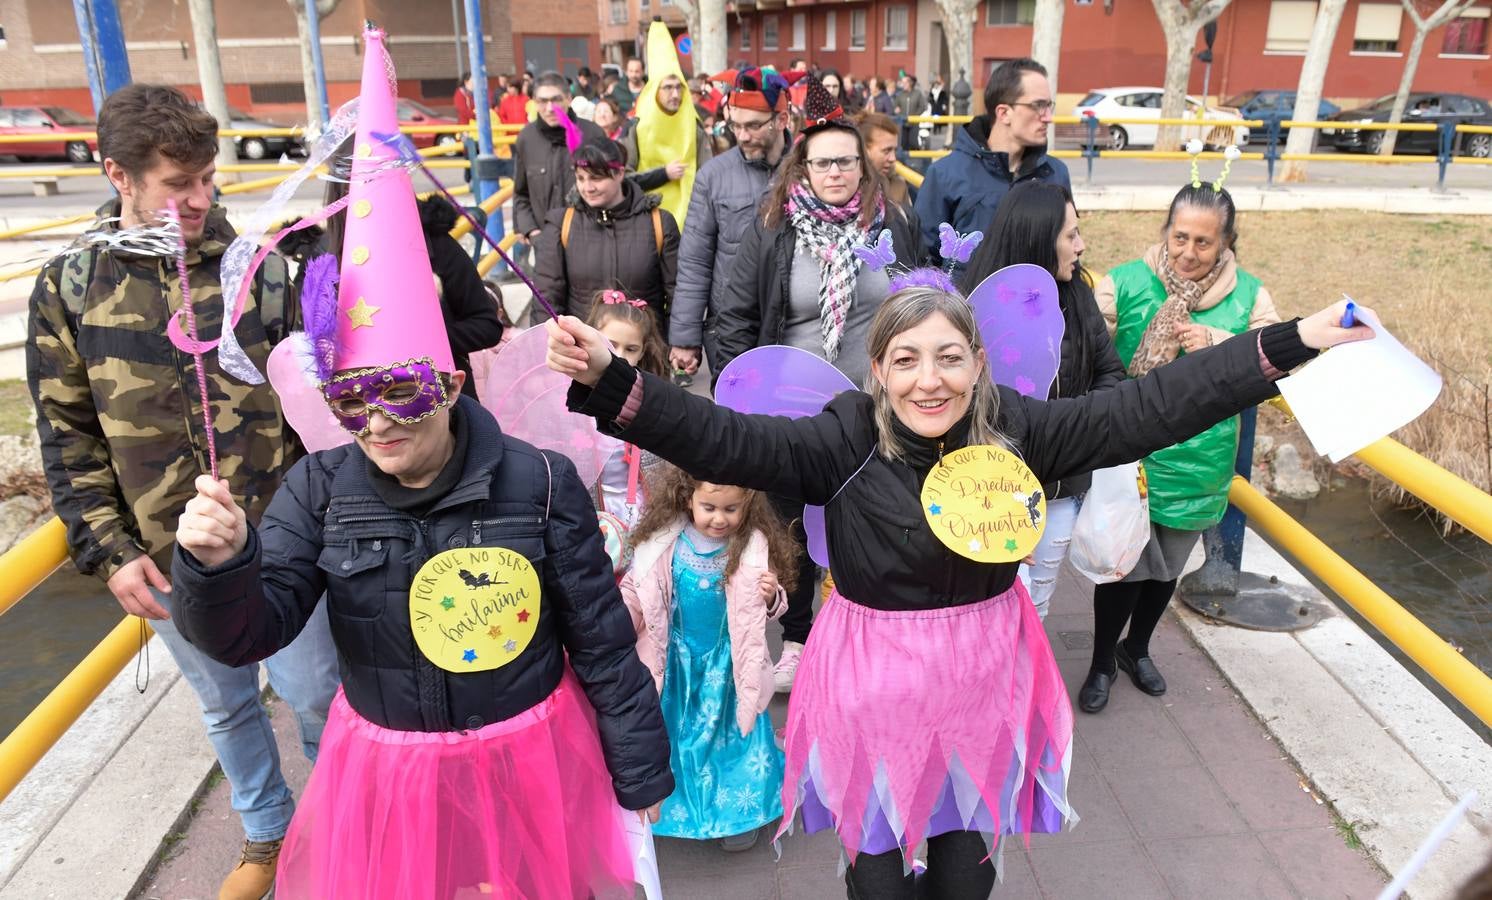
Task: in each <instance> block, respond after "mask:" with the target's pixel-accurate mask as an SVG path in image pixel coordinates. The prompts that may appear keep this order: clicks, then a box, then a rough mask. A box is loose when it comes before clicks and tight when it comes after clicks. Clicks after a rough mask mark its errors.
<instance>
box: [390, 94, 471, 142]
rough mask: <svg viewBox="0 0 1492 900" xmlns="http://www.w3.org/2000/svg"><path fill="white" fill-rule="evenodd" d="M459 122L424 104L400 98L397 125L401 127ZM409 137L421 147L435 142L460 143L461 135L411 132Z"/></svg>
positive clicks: (454, 123) (458, 123)
mask: <svg viewBox="0 0 1492 900" xmlns="http://www.w3.org/2000/svg"><path fill="white" fill-rule="evenodd" d="M460 124H461V123H460V122H457V121H456V120H455V119H454V118H452V117H451V116H443V115H441V114H440V113H437V112H436V111H435V110H433V109H431V108H430V107H428V106H425V105H424V104H421V103H416V102H414V101H413V100H403V99H401V100H400V101H399V127H401V128H403V127H405V126H407V125H460ZM409 137H410V139H411V140H413V141H414V145H415V146H416V147H419V148H421V149H423V148H425V147H433V146H435V145H436V144H440V145H442V146H444V145H446V144H459V143H461V135H459V134H411V135H410V136H409Z"/></svg>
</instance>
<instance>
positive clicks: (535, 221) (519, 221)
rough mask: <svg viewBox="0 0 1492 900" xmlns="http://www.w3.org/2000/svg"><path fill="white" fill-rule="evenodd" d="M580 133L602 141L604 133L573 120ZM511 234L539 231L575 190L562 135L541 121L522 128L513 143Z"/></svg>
mask: <svg viewBox="0 0 1492 900" xmlns="http://www.w3.org/2000/svg"><path fill="white" fill-rule="evenodd" d="M575 124H576V125H577V126H579V128H580V133H581V134H583V135H585V137H586V138H587V139H590V138H604V137H606V135H605V133H603V132H602V131H601V129H600V128H597V127H596V126H595V125H594V124H592V123H591V122H588V121H586V120H585V119H576V120H575ZM513 163H514V164H513V230H514V231H516V232H518V233H519V234H528V233H529V232H531V231H538V230H539V229H540V228H542V227H543V226H544V218H545V217H546V216H548V215H549V211H550V210H551V209H555V208H557V207H561V206H564V205H565V198H566V197H568V196H569V195H570V191H571V190H573V189H574V187H575V166H574V165H572V164H571V162H570V150H569V148H567V147H566V146H565V131H564V129H562V128H560V127H559V126H557V125H556V126H554V127H552V128H551V127H550V126H548V125H545V124H544V120H543V119H535V120H534V121H532V122H530V123H528V124H527V125H525V126H523V130H522V131H520V132H518V137H517V138H516V139H514V142H513Z"/></svg>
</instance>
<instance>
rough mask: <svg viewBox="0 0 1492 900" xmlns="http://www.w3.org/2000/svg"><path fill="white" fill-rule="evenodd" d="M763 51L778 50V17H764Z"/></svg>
mask: <svg viewBox="0 0 1492 900" xmlns="http://www.w3.org/2000/svg"><path fill="white" fill-rule="evenodd" d="M762 49H763V50H776V49H777V17H776V16H762Z"/></svg>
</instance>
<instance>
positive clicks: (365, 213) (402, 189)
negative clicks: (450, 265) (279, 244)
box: [335, 27, 456, 372]
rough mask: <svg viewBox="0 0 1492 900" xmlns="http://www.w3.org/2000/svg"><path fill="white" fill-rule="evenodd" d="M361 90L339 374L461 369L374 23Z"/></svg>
mask: <svg viewBox="0 0 1492 900" xmlns="http://www.w3.org/2000/svg"><path fill="white" fill-rule="evenodd" d="M363 40H364V42H365V47H366V51H367V52H366V55H365V57H364V59H363V84H362V94H361V95H360V97H359V98H358V121H357V136H356V138H355V139H354V142H353V151H352V157H353V158H352V176H351V184H350V185H349V190H348V203H347V212H346V215H347V227H346V230H345V236H344V237H343V240H342V276H341V281H340V284H339V292H338V296H337V337H336V347H337V350H336V362H335V367H336V369H337V370H338V371H347V370H350V369H383V368H389V367H391V366H395V365H399V364H402V363H405V362H408V361H411V360H417V359H420V358H422V357H427V358H429V360H430V361H431V362H432V363H433V365H434V368H435V369H436V370H437V371H440V372H454V371H456V364H455V361H454V360H453V359H452V358H451V343H450V340H449V339H448V338H447V336H446V330H445V320H444V318H443V317H442V316H441V312H440V298H439V297H438V296H436V293H435V278H434V276H433V275H432V274H431V271H430V256H429V252H428V251H427V250H426V249H425V236H424V232H422V231H421V229H420V216H419V210H418V209H417V208H416V206H415V194H414V185H413V184H411V182H410V180H409V170H408V168H407V167H405V166H403V165H401V164H400V161H399V160H400V150H399V147H398V146H395V145H393V144H392V143H391V141H390V137H391V136H394V135H397V134H398V132H399V118H398V115H397V114H396V113H395V111H394V65H393V62H392V61H391V60H390V59H389V55H388V50H387V49H386V48H385V47H384V44H383V40H384V34H383V32H382V31H380V30H378V29H376V28H371V27H370V28H368V29H367V30H365V31H364V32H363Z"/></svg>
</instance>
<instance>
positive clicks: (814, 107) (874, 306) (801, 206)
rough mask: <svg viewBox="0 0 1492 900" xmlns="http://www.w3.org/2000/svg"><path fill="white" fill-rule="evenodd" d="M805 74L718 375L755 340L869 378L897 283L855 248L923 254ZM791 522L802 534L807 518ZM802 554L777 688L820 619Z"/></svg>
mask: <svg viewBox="0 0 1492 900" xmlns="http://www.w3.org/2000/svg"><path fill="white" fill-rule="evenodd" d="M804 80H805V81H807V83H808V93H807V94H806V96H805V99H804V103H803V106H804V119H803V129H802V135H801V137H800V138H799V140H798V142H797V143H796V144H794V145H793V148H792V150H791V151H790V152H789V153H788V155H787V157H786V159H785V160H784V161H783V163H782V168H781V174H780V177H779V178H778V180H777V181H776V182H775V183H774V184H773V186H772V188H771V189H770V190H769V191H768V192H767V197H766V200H765V201H764V202H763V204H762V207H761V209H760V210H759V211H758V213H757V215H756V216H755V218H754V220H753V222H752V224H751V227H750V228H747V229H746V232H745V234H744V235H743V236H742V238H741V247H740V251H739V253H738V254H737V256H736V260H735V268H734V270H733V271H732V274H731V278H730V281H729V282H728V284H727V287H726V290H725V296H724V297H722V298H721V302H720V311H719V317H718V324H717V329H718V334H719V340H720V353H719V356H720V359H719V363H718V367H717V362H716V359H715V358H713V357H712V358H711V359H710V365H711V367H712V368H714V370H715V374H716V375H717V376H718V375H719V372H720V370H721V369H724V368H725V365H726V363H729V362H730V361H731V360H732V359H735V358H736V357H737V356H740V355H741V354H742V353H745V352H746V351H747V350H750V349H751V348H753V347H759V346H764V345H767V344H786V345H788V346H791V347H798V348H800V349H802V350H807V351H808V352H810V353H812V354H814V355H816V356H821V357H823V358H824V359H826V360H828V361H829V362H831V363H833V364H834V365H835V367H837V368H838V369H839V370H840V371H841V372H843V373H844V374H845V375H847V376H848V377H849V378H850V380H851V381H853V382H854V383H855V384H857V385H858V384H864V383H865V382H866V379H867V378H868V377H869V374H870V358H869V355H868V354H867V351H866V338H867V337H868V335H869V329H870V322H871V320H872V319H874V318H875V314H876V311H877V310H878V309H880V308H881V303H882V302H883V301H884V300H885V299H886V297H887V295H889V294H890V293H891V289H890V279H889V276H888V275H887V273H886V271H885V267H881V268H873V267H871V266H868V265H866V264H865V263H864V262H863V261H862V260H861V259H860V257H859V256H857V255H856V253H855V248H856V247H860V246H862V245H865V244H875V243H877V242H879V241H882V240H884V239H883V237H882V233H883V232H884V231H890V233H891V234H890V238H889V241H890V244H891V245H892V247H893V248H894V252H895V256H896V261H897V263H898V264H899V265H900V267H904V268H914V267H916V266H918V265H920V264H921V261H922V260H921V253H922V249H921V248H922V242H921V240H920V239H919V238H918V236H917V235H918V230H917V228H918V226H917V220H916V218H915V215H914V214H913V213H912V212H911V210H910V209H906V210H904V209H902V208H900V207H898V206H896V205H895V204H889V203H887V202H886V201H885V199H884V185H883V183H882V181H881V177H880V175H879V174H878V173H877V172H876V170H875V168H874V167H872V166H871V164H870V160H869V158H868V157H867V154H866V152H865V143H864V141H862V140H861V138H860V132H859V131H857V130H856V128H855V125H854V123H853V122H851V121H850V120H849V119H847V118H846V117H845V114H844V110H843V109H842V108H841V107H840V105H839V101H838V100H837V99H835V98H834V97H833V96H831V95H830V94H829V92H828V91H827V90H825V89H824V86H823V84H822V83H820V82H819V80H818V79H817V78H816V77H814V76H812V75H810V76H808V77H807V78H806V79H804ZM778 512H780V513H782V514H783V516H784V517H785V518H786V519H787V520H788V521H792V520H793V519H797V518H799V517H800V516H801V514H802V506H801V504H798V505H797V506H796V508H794V505H793V504H786V505H779V508H778ZM793 531H794V534H795V535H796V536H797V537H798V538H799V540H800V541H801V540H803V530H802V526H801V524H799V525H796V526H795V527H794V529H793ZM800 549H801V548H800ZM800 559H801V565H802V569H801V570H800V572H799V578H798V588H797V590H795V591H794V592H793V593H792V594H791V595H790V596H789V597H788V612H787V614H786V615H784V616H783V617H782V625H783V650H782V657H781V660H780V661H779V662H778V664H777V670H776V673H775V675H776V683H777V690H778V691H788V690H790V689H791V688H792V683H793V675H794V673H795V672H796V671H797V666H798V659H799V657H800V656H801V654H802V652H803V642H804V641H805V640H806V639H807V638H808V631H809V627H810V625H811V624H812V622H813V593H814V583H815V581H816V578H815V574H816V573H815V570H814V565H813V561H812V560H811V559H809V557H808V553H807V551H806V549H805V550H804V551H803V552H802V554H801V556H800Z"/></svg>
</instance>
